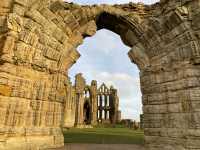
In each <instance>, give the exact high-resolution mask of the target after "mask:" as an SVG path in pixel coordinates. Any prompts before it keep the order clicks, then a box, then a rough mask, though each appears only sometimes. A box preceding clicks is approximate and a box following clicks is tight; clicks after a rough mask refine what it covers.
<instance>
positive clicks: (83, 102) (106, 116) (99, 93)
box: [62, 74, 121, 128]
mask: <svg viewBox="0 0 200 150" xmlns="http://www.w3.org/2000/svg"><path fill="white" fill-rule="evenodd" d="M66 89H67V90H68V91H67V93H68V94H67V99H66V100H65V103H64V118H63V125H62V126H63V127H65V128H70V127H78V128H84V127H92V126H95V125H97V124H116V123H117V122H120V118H121V116H120V115H119V114H121V113H120V111H119V110H118V107H119V97H118V95H117V90H116V89H114V87H113V86H111V87H110V88H108V87H107V86H106V85H105V84H104V83H103V84H102V85H101V86H100V87H98V85H97V81H95V80H93V81H92V82H91V85H87V84H86V81H85V79H84V78H83V76H82V74H77V75H76V80H75V85H74V86H72V85H71V83H69V84H68V87H67V88H66Z"/></svg>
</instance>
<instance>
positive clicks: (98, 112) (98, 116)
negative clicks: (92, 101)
mask: <svg viewBox="0 0 200 150" xmlns="http://www.w3.org/2000/svg"><path fill="white" fill-rule="evenodd" d="M99 118H100V111H99V110H98V111H97V119H99Z"/></svg>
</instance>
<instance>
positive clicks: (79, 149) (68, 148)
mask: <svg viewBox="0 0 200 150" xmlns="http://www.w3.org/2000/svg"><path fill="white" fill-rule="evenodd" d="M54 150H144V148H143V146H139V145H127V144H66V145H65V147H64V148H58V149H54Z"/></svg>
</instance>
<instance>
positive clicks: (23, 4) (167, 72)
mask: <svg viewBox="0 0 200 150" xmlns="http://www.w3.org/2000/svg"><path fill="white" fill-rule="evenodd" d="M199 8H200V1H199V0H170V1H169V0H161V2H160V3H158V4H155V5H152V6H146V5H141V4H139V5H136V4H128V5H122V6H120V5H115V6H107V5H102V6H78V5H73V4H68V3H64V2H62V1H59V0H1V2H0V48H1V53H0V65H1V66H0V113H1V119H0V130H1V136H0V149H2V150H5V149H12V150H13V149H16V150H17V149H19V150H23V149H25V150H27V149H30V148H32V149H37V148H38V147H40V148H46V147H56V146H62V145H63V136H62V133H61V129H60V126H61V124H62V121H63V112H64V104H65V102H64V101H65V100H66V99H67V94H66V92H65V91H66V88H67V84H68V78H67V75H66V71H67V70H68V69H69V68H70V67H71V66H72V65H73V64H74V63H75V62H76V60H77V59H78V58H79V57H80V54H79V53H78V52H77V50H76V47H77V46H78V45H80V44H81V43H82V41H83V39H84V37H86V36H92V35H93V34H94V33H95V32H96V30H97V29H101V28H106V29H109V30H111V31H113V32H115V33H117V34H119V35H120V36H121V38H122V40H123V41H124V43H125V44H126V45H128V46H130V47H131V49H132V50H131V51H130V52H129V57H130V58H131V60H132V61H133V62H134V63H136V64H137V66H138V67H139V69H140V71H141V72H140V78H141V89H142V94H143V105H144V107H143V110H144V128H145V141H146V147H147V149H149V150H160V149H163V150H169V149H170V150H171V149H172V150H174V149H176V150H191V149H200V145H199V137H200V135H199V131H200V130H199V124H200V119H199V97H200V96H199V93H200V90H199V86H200V83H199V76H200V71H199V63H200V61H199V60H200V59H199V55H200V50H199V48H200V46H199V39H200V34H199V33H200V32H199V29H200V19H199V17H200V12H199V10H200V9H199Z"/></svg>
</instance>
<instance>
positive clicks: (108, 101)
mask: <svg viewBox="0 0 200 150" xmlns="http://www.w3.org/2000/svg"><path fill="white" fill-rule="evenodd" d="M107 106H110V97H109V95H107Z"/></svg>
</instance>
